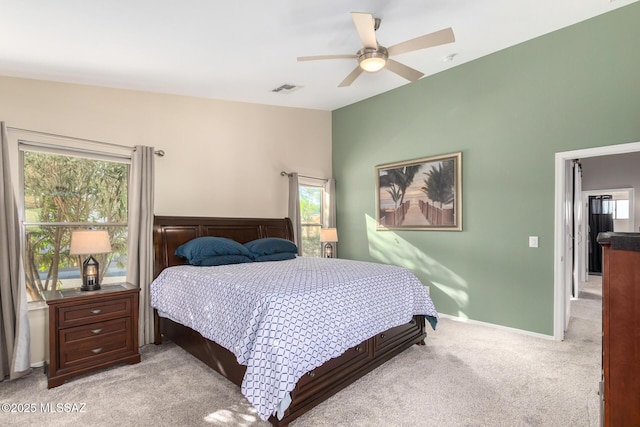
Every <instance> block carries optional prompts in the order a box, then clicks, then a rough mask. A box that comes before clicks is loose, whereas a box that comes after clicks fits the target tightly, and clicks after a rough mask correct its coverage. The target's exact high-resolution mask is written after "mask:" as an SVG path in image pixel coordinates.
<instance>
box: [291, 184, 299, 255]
mask: <svg viewBox="0 0 640 427" xmlns="http://www.w3.org/2000/svg"><path fill="white" fill-rule="evenodd" d="M299 185H300V182H299V179H298V174H297V173H296V172H293V173H290V174H289V219H291V223H292V224H293V238H294V239H293V240H294V242H295V244H296V246H298V255H302V226H301V224H300V196H299V194H298V192H299V189H298V186H299Z"/></svg>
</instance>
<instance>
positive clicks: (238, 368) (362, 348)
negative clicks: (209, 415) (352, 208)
mask: <svg viewBox="0 0 640 427" xmlns="http://www.w3.org/2000/svg"><path fill="white" fill-rule="evenodd" d="M156 321H157V322H156V325H157V327H156V331H157V332H160V333H161V334H162V337H164V338H167V339H169V340H171V341H173V342H174V343H176V344H177V345H179V346H180V347H182V348H184V349H185V350H186V351H187V352H189V353H191V354H192V355H194V356H195V357H197V358H198V359H200V360H201V361H202V362H204V363H206V364H207V365H208V366H210V367H211V368H213V369H214V370H215V371H217V372H218V373H220V374H221V375H223V376H224V377H226V378H228V379H229V380H230V381H232V382H233V383H235V384H237V385H238V386H240V385H241V384H242V379H243V377H244V373H245V371H246V369H247V368H246V366H243V365H240V364H239V363H238V362H237V360H236V357H235V355H234V354H233V353H231V352H230V351H229V350H227V349H225V348H224V347H222V346H220V345H218V344H216V343H215V342H213V341H210V340H208V339H206V338H204V337H203V336H202V335H200V334H199V333H198V332H196V331H194V330H192V329H190V328H188V327H186V326H183V325H181V324H179V323H176V322H173V321H172V320H169V319H166V318H163V317H159V316H157V315H156ZM426 336H427V334H426V329H425V318H424V316H414V318H413V319H412V320H411V322H409V323H407V324H406V325H400V326H396V327H395V328H391V329H389V330H387V331H385V332H383V333H381V334H378V335H375V336H373V337H371V338H369V339H367V340H365V341H363V342H362V343H360V344H358V345H356V346H354V347H352V348H350V349H348V350H347V351H345V352H344V353H343V354H342V355H341V356H338V357H336V358H334V359H331V360H329V361H327V362H326V363H325V364H323V365H322V366H320V367H318V368H316V369H314V370H313V371H310V372H307V373H306V374H305V375H304V376H303V377H302V378H301V379H300V380H299V381H298V383H297V384H296V387H295V388H294V389H293V391H292V392H291V400H292V402H291V405H290V406H289V408H288V409H287V410H286V411H285V414H284V417H283V419H282V420H278V419H277V418H276V417H275V416H272V417H271V418H270V419H269V421H270V422H271V424H272V425H273V426H278V427H282V426H287V425H288V424H289V423H290V422H291V421H293V420H294V419H296V418H298V417H299V416H301V415H302V414H304V413H305V412H307V411H309V410H311V409H312V408H313V407H315V406H317V405H318V404H320V403H322V402H324V401H325V400H327V399H328V398H329V397H331V396H333V395H334V394H336V393H337V392H339V391H340V390H342V389H343V388H345V387H347V386H348V385H349V384H352V383H353V382H354V381H356V380H357V379H358V378H361V377H362V376H364V375H365V374H367V373H369V372H371V371H373V370H374V369H375V368H377V367H378V366H380V365H382V364H383V363H385V362H386V361H388V360H389V359H391V358H392V357H394V356H396V355H398V354H400V353H402V352H403V351H404V350H406V349H408V348H409V347H411V346H412V345H414V344H424V339H425V338H426ZM161 341H162V338H161V336H160V335H158V336H156V341H155V342H156V344H160V343H161Z"/></svg>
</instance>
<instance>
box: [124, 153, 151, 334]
mask: <svg viewBox="0 0 640 427" xmlns="http://www.w3.org/2000/svg"><path fill="white" fill-rule="evenodd" d="M153 162H154V149H153V147H144V146H141V145H136V147H135V150H134V152H133V155H132V156H131V175H130V182H129V218H128V223H129V224H128V225H129V245H128V255H127V282H129V283H132V284H134V285H136V286H138V287H139V288H140V310H139V323H138V325H139V326H138V337H139V345H141V346H142V345H145V344H149V343H152V342H153V340H154V332H153V329H154V328H153V309H152V308H151V295H150V293H149V291H150V285H151V281H152V280H153V253H154V252H153V173H154V172H153Z"/></svg>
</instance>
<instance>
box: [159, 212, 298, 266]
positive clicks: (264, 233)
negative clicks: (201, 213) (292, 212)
mask: <svg viewBox="0 0 640 427" xmlns="http://www.w3.org/2000/svg"><path fill="white" fill-rule="evenodd" d="M202 236H217V237H227V238H229V239H233V240H235V241H237V242H240V243H246V242H250V241H252V240H255V239H260V238H263V237H281V238H283V239H288V240H291V241H293V227H292V225H291V220H290V219H289V218H210V217H193V216H156V217H154V219H153V246H154V252H155V262H154V271H153V276H154V277H157V276H158V274H160V272H161V271H162V270H164V269H165V268H167V267H171V266H174V265H182V264H186V263H187V262H186V260H185V259H184V258H180V257H178V256H176V255H175V251H176V248H177V247H178V246H180V245H181V244H183V243H185V242H188V241H189V240H191V239H195V238H196V237H202Z"/></svg>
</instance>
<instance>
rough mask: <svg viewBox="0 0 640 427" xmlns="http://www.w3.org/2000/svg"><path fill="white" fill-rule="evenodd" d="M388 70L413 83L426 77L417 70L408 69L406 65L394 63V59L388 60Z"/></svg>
mask: <svg viewBox="0 0 640 427" xmlns="http://www.w3.org/2000/svg"><path fill="white" fill-rule="evenodd" d="M386 68H387V70H389V71H392V72H394V73H396V74H397V75H399V76H400V77H404V78H405V79H407V80H409V81H411V82H415V81H416V80H418V79H419V78H420V77H422V76H424V73H422V72H420V71H418V70H416V69H415V68H411V67H407V66H406V65H404V64H401V63H399V62H398V61H394V60H393V59H387V65H386Z"/></svg>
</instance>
